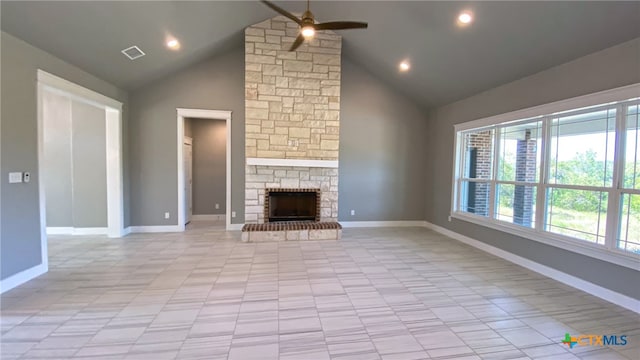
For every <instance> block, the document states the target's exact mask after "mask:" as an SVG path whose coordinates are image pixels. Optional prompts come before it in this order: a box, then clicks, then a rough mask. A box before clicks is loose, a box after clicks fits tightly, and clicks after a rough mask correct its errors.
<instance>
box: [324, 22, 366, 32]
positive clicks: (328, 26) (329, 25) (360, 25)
mask: <svg viewBox="0 0 640 360" xmlns="http://www.w3.org/2000/svg"><path fill="white" fill-rule="evenodd" d="M368 26H369V24H367V23H365V22H358V21H331V22H326V23H321V24H315V25H314V26H313V27H314V28H315V29H316V30H343V29H366V28H367V27H368Z"/></svg>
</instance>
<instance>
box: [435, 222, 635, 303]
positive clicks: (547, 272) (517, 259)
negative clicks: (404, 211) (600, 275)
mask: <svg viewBox="0 0 640 360" xmlns="http://www.w3.org/2000/svg"><path fill="white" fill-rule="evenodd" d="M424 223H425V227H426V228H427V229H430V230H433V231H435V232H437V233H440V234H442V235H445V236H448V237H450V238H452V239H454V240H458V241H460V242H463V243H465V244H467V245H470V246H473V247H474V248H477V249H479V250H482V251H484V252H487V253H489V254H491V255H494V256H497V257H499V258H501V259H504V260H507V261H509V262H511V263H514V264H516V265H519V266H522V267H523V268H525V269H528V270H531V271H533V272H536V273H538V274H540V275H543V276H546V277H548V278H551V279H553V280H556V281H559V282H561V283H563V284H565V285H568V286H571V287H573V288H575V289H578V290H581V291H584V292H586V293H587V294H590V295H593V296H597V297H599V298H600V299H603V300H605V301H608V302H610V303H613V304H616V305H618V306H621V307H623V308H625V309H628V310H631V311H633V312H635V313H638V314H640V300H637V299H634V298H632V297H629V296H627V295H624V294H620V293H618V292H615V291H612V290H609V289H607V288H604V287H602V286H600V285H596V284H594V283H591V282H588V281H586V280H583V279H580V278H578V277H575V276H573V275H569V274H567V273H564V272H562V271H559V270H556V269H554V268H551V267H548V266H546V265H542V264H540V263H537V262H535V261H531V260H529V259H525V258H523V257H521V256H518V255H515V254H512V253H510V252H508V251H504V250H502V249H499V248H497V247H494V246H491V245H488V244H485V243H483V242H481V241H479V240H476V239H473V238H470V237H468V236H465V235H462V234H459V233H457V232H455V231H452V230H449V229H446V228H444V227H442V226H438V225H435V224H432V223H430V222H427V221H424Z"/></svg>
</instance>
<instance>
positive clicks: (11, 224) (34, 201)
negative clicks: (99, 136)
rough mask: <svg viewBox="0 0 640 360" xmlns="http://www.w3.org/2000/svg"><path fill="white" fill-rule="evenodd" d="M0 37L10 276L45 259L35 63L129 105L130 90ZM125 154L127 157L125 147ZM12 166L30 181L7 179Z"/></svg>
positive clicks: (3, 271) (3, 259) (6, 267)
mask: <svg viewBox="0 0 640 360" xmlns="http://www.w3.org/2000/svg"><path fill="white" fill-rule="evenodd" d="M0 40H1V41H0V43H1V44H0V46H1V53H2V55H1V56H2V59H1V60H2V68H1V75H2V76H1V78H2V79H1V90H2V91H1V92H0V93H1V101H2V106H1V119H2V123H1V131H0V133H1V140H2V141H1V142H0V143H1V154H2V155H1V157H2V159H1V160H2V161H1V165H0V179H2V181H1V182H2V187H1V189H0V192H1V194H0V195H1V196H0V198H1V201H0V203H1V210H2V216H1V224H0V225H1V230H0V235H1V238H0V253H1V255H0V263H1V265H0V279H6V278H7V277H9V276H11V275H14V274H16V273H18V272H20V271H23V270H26V269H29V268H32V267H34V266H36V265H39V264H40V263H41V260H42V256H41V254H42V253H41V250H42V249H41V242H40V217H39V201H38V182H39V181H40V177H39V174H38V145H37V86H36V76H37V75H36V74H37V73H36V71H37V69H42V70H44V71H47V72H49V73H52V74H54V75H57V76H60V77H62V78H64V79H67V80H69V81H72V82H74V83H76V84H78V85H81V86H84V87H86V88H88V89H91V90H94V91H96V92H99V93H101V94H104V95H105V96H108V97H111V98H114V99H116V100H119V101H122V102H123V103H125V106H126V102H127V93H126V92H124V91H122V90H120V89H118V88H117V87H115V86H113V85H111V84H109V83H107V82H105V81H103V80H100V79H98V78H96V77H95V76H93V75H91V74H89V73H86V72H84V71H82V70H81V69H79V68H77V67H75V66H73V65H71V64H68V63H65V62H64V61H62V60H60V59H58V58H56V57H54V56H52V55H50V54H48V53H46V52H44V51H42V50H40V49H37V48H35V47H33V46H31V45H29V44H27V43H25V42H23V41H21V40H19V39H17V38H15V37H13V36H11V35H8V34H6V33H4V32H2V35H1V39H0ZM126 120H127V113H126V112H125V113H124V120H123V121H124V122H125V123H126ZM123 136H126V133H125V134H123ZM124 156H125V161H126V156H127V154H126V152H125V154H124ZM11 171H29V172H31V174H32V179H31V182H30V183H28V184H25V183H22V184H8V183H7V182H6V179H8V176H9V175H8V173H9V172H11ZM126 179H127V174H125V189H126V190H125V191H126V194H128V184H127V182H126ZM125 201H127V200H126V198H125Z"/></svg>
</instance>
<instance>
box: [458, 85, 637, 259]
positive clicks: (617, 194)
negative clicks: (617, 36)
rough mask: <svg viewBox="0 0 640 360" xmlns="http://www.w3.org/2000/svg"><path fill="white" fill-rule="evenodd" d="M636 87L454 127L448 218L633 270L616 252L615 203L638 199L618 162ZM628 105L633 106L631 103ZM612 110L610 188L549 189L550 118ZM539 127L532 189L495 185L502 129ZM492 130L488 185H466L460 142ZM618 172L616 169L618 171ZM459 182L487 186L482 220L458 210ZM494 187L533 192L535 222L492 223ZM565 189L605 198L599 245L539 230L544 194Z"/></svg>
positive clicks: (633, 256)
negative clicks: (632, 197)
mask: <svg viewBox="0 0 640 360" xmlns="http://www.w3.org/2000/svg"><path fill="white" fill-rule="evenodd" d="M639 97H640V83H636V84H632V85H628V86H624V87H620V88H615V89H610V90H606V91H601V92H598V93H593V94H589V95H584V96H579V97H575V98H570V99H566V100H561V101H557V102H553V103H549V104H544V105H540V106H535V107H532V108H527V109H522V110H517V111H512V112H508V113H504V114H500V115H496V116H491V117H487V118H482V119H479V120H474V121H469V122H465V123H460V124H456V125H454V151H453V171H452V173H453V174H452V175H453V176H452V191H451V209H450V214H449V215H450V218H455V219H457V220H463V221H466V222H470V223H474V224H477V225H481V226H485V227H488V228H492V229H495V230H499V231H501V232H505V233H509V234H512V235H516V236H519V237H523V238H526V239H530V240H534V241H538V242H541V243H544V244H547V245H552V246H555V247H560V248H562V249H565V250H568V251H572V252H576V253H579V254H582V255H587V256H590V257H593V258H597V259H600V260H604V261H608V262H612V263H615V264H617V265H621V266H625V267H629V268H632V269H638V268H639V267H640V254H636V253H633V252H630V251H625V250H622V249H618V248H617V246H616V243H617V241H618V239H617V238H618V235H619V234H618V231H619V220H620V216H621V210H620V201H621V196H622V194H640V190H637V189H626V188H624V187H623V186H624V184H623V181H624V176H623V174H622V172H623V171H624V164H623V161H624V156H622V155H623V152H624V150H625V148H624V146H625V131H623V130H624V129H625V120H626V111H623V110H626V109H627V106H633V105H635V104H636V103H638V102H640V99H638V98H639ZM631 99H633V100H631ZM614 106H615V107H616V118H615V141H616V144H615V150H614V154H613V180H612V184H611V186H610V187H606V186H604V184H603V186H602V187H600V186H581V185H565V184H555V183H554V184H551V183H549V171H548V164H549V161H550V155H551V154H550V153H549V149H550V144H549V140H550V139H551V124H552V121H553V119H554V118H558V117H559V116H563V115H565V114H570V115H574V114H579V113H584V112H593V111H597V110H598V109H599V108H605V109H608V108H612V107H614ZM538 121H539V122H541V130H542V134H541V146H540V149H539V150H538V151H540V152H541V156H540V164H539V166H540V168H539V177H538V179H537V180H536V182H535V183H531V182H522V181H505V180H497V172H498V163H499V161H498V157H499V147H500V144H499V139H500V131H501V129H502V128H504V127H507V126H514V125H518V124H526V123H534V122H538ZM484 130H492V131H493V136H492V141H493V145H492V146H493V149H492V156H493V158H492V159H491V163H492V169H491V174H492V176H491V178H490V179H468V178H463V177H461V174H463V169H462V164H463V160H462V155H463V152H464V149H463V147H464V136H465V134H468V133H470V132H480V131H484ZM621 167H622V168H621ZM464 181H475V182H482V183H488V184H489V186H490V188H489V204H488V205H489V212H488V216H482V215H474V214H472V213H468V212H465V211H462V210H461V206H462V197H463V196H462V192H461V191H462V183H463V182H464ZM499 184H513V185H527V186H534V188H535V189H536V198H535V200H536V204H535V213H536V217H535V219H534V222H533V223H532V226H533V227H532V228H528V227H524V226H520V225H517V224H513V223H509V222H506V221H503V220H498V219H497V216H496V214H495V206H496V204H495V203H496V201H497V196H496V192H497V190H498V185H499ZM558 188H568V189H576V190H589V191H602V192H605V193H607V194H608V195H607V196H608V198H607V204H606V206H607V212H606V214H607V218H606V222H605V223H604V224H605V225H606V233H605V241H604V245H601V244H597V243H592V242H590V241H587V240H580V239H577V238H572V237H569V236H565V235H560V234H556V233H552V232H550V231H548V230H546V229H545V223H546V213H547V192H548V191H549V189H558Z"/></svg>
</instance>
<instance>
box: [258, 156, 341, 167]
mask: <svg viewBox="0 0 640 360" xmlns="http://www.w3.org/2000/svg"><path fill="white" fill-rule="evenodd" d="M247 165H262V166H293V167H320V168H338V160H306V159H271V158H247Z"/></svg>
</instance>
